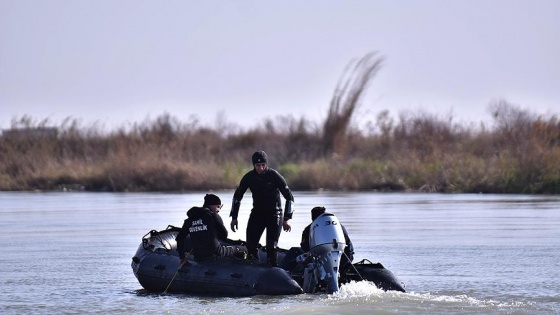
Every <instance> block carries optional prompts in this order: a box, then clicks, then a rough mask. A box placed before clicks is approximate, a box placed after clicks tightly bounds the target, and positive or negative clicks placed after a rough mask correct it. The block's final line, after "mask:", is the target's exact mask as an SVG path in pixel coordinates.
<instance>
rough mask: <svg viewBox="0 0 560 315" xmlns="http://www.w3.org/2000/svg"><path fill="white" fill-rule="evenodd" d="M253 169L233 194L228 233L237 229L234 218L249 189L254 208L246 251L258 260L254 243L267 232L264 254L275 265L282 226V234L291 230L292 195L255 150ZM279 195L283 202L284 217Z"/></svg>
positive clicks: (265, 159) (264, 157) (263, 155)
mask: <svg viewBox="0 0 560 315" xmlns="http://www.w3.org/2000/svg"><path fill="white" fill-rule="evenodd" d="M251 160H252V162H253V169H252V170H251V171H249V172H248V173H247V174H245V175H244V176H243V178H241V181H240V182H239V186H238V187H237V189H236V190H235V193H234V194H233V203H232V206H231V213H230V217H231V230H232V231H234V232H235V231H236V229H237V228H238V223H237V215H238V213H239V206H240V205H241V199H243V195H244V194H245V192H246V191H247V189H250V190H251V194H252V196H253V209H252V210H251V215H250V216H249V222H248V223H247V249H248V250H249V256H250V257H251V258H252V259H258V252H257V244H258V242H259V240H260V238H261V236H262V234H263V232H264V230H265V229H266V252H267V257H268V262H269V263H270V264H271V265H273V266H276V265H277V253H276V246H277V245H278V238H279V237H280V232H281V231H282V227H284V231H286V232H289V231H291V229H292V227H291V225H290V220H291V219H292V203H293V202H294V196H293V195H292V192H291V190H290V188H289V187H288V184H286V180H285V179H284V177H282V175H280V173H278V172H277V171H276V170H274V169H272V168H269V167H268V157H267V155H266V153H265V152H264V151H257V152H255V153H253V156H252V157H251ZM280 194H282V196H284V198H285V199H286V206H285V210H284V215H282V206H281V200H280Z"/></svg>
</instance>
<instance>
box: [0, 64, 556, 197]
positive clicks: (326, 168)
mask: <svg viewBox="0 0 560 315" xmlns="http://www.w3.org/2000/svg"><path fill="white" fill-rule="evenodd" d="M381 61H382V60H381V59H379V58H376V56H375V55H373V54H370V55H367V56H366V57H364V58H362V59H360V60H359V61H357V62H355V63H352V64H351V65H350V67H349V70H348V75H346V76H343V78H342V79H341V82H340V84H339V86H338V87H337V89H336V91H335V93H334V96H333V98H332V102H331V104H330V107H329V111H328V114H327V118H326V119H325V120H324V121H323V122H321V123H314V122H312V121H309V120H307V119H305V118H299V119H298V118H294V117H292V116H284V117H277V118H275V119H269V120H267V121H265V122H264V123H263V124H262V125H259V126H254V127H253V128H248V129H246V130H242V131H237V132H230V131H229V130H227V128H225V129H224V128H223V127H222V126H224V125H227V123H223V124H220V125H219V126H218V127H216V128H212V127H208V126H202V125H200V124H199V123H198V121H197V120H196V119H193V120H191V121H187V122H184V121H180V120H178V119H177V118H175V117H173V116H172V115H170V114H163V115H161V116H159V117H157V118H155V119H153V120H147V121H145V122H143V123H137V124H134V125H132V126H129V127H127V128H124V127H123V128H118V129H116V130H112V131H106V130H103V129H102V128H99V127H96V126H95V125H93V126H89V127H88V126H82V125H81V124H80V123H79V121H78V120H74V119H71V118H69V119H67V120H65V121H63V122H62V123H60V124H59V125H57V126H54V127H55V128H56V129H55V130H56V134H55V135H54V136H53V135H41V133H40V132H39V133H37V132H35V133H33V134H29V133H26V132H23V131H25V130H27V131H29V130H41V128H45V127H47V126H50V127H53V126H52V124H50V123H49V122H48V121H46V120H43V121H35V120H34V119H33V118H31V117H29V116H25V117H22V118H19V119H16V120H14V123H13V128H12V131H11V132H9V133H6V134H4V135H3V136H2V137H0V190H35V189H39V190H66V189H77V190H89V191H195V190H218V189H233V188H235V187H236V185H237V184H238V182H239V180H240V178H241V176H242V175H243V174H244V173H245V172H247V171H248V170H249V169H250V168H251V167H252V166H251V164H250V157H251V154H252V153H253V152H254V151H255V150H261V149H262V150H264V151H266V152H267V153H268V155H269V165H270V166H271V167H272V168H275V169H277V170H279V171H280V173H282V174H283V175H284V177H285V178H286V180H287V182H288V183H289V185H290V187H291V188H292V189H293V190H317V189H327V190H368V191H371V190H378V191H430V192H467V193H479V192H482V193H527V194H535V193H536V194H558V193H560V121H559V120H558V118H557V117H556V116H551V117H543V116H537V115H535V114H532V113H531V112H529V111H527V110H522V109H520V108H519V107H517V106H515V105H512V104H510V103H508V102H506V101H496V102H494V103H493V104H491V105H490V109H491V112H492V115H493V119H494V124H493V125H492V126H485V125H484V124H482V123H481V124H480V125H476V126H472V125H471V126H465V125H462V124H458V123H455V122H453V117H440V116H437V115H433V114H429V113H401V114H400V115H399V116H398V118H393V117H391V116H390V113H389V112H388V111H381V112H379V113H378V115H377V118H376V120H375V121H372V122H370V124H369V126H370V128H368V130H367V131H365V130H360V129H359V128H355V127H353V126H354V125H353V124H352V121H353V116H354V115H355V112H356V108H357V106H358V104H359V101H360V99H361V96H362V93H363V91H365V90H366V88H367V86H368V84H369V83H370V82H371V79H372V78H373V76H374V75H375V74H376V72H377V71H378V69H379V67H380V65H381ZM18 130H21V131H22V132H18ZM51 130H52V129H51Z"/></svg>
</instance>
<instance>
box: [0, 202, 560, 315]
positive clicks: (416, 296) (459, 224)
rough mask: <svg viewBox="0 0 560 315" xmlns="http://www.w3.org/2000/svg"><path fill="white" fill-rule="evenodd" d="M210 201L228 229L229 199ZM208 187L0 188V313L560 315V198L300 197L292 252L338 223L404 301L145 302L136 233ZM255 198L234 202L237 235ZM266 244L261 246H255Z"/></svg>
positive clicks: (162, 224) (360, 293)
mask: <svg viewBox="0 0 560 315" xmlns="http://www.w3.org/2000/svg"><path fill="white" fill-rule="evenodd" d="M215 193H217V194H218V195H219V196H220V197H221V198H222V200H223V201H224V203H225V204H226V205H225V206H224V210H223V211H222V212H221V213H220V215H221V216H222V218H223V219H224V222H225V223H226V225H227V226H229V221H230V219H229V218H228V215H229V203H230V200H231V196H232V193H233V192H232V191H219V192H215ZM203 196H204V192H200V193H186V194H158V193H85V192H65V193H63V192H60V193H41V192H0V228H1V231H2V244H3V246H4V250H3V251H2V254H1V255H0V288H1V289H0V290H1V293H2V294H1V295H0V313H1V314H84V313H106V314H131V313H135V314H142V313H145V314H221V313H225V314H230V313H235V314H247V313H248V314H262V313H264V312H266V313H274V314H277V313H281V314H308V313H315V314H356V313H368V314H560V283H559V281H560V196H527V195H484V194H472V195H469V194H414V193H410V194H400V193H340V192H295V193H294V196H295V200H296V203H295V209H296V212H295V214H294V219H293V220H292V231H291V232H289V233H286V232H282V235H281V237H280V244H279V245H280V247H283V248H289V247H291V246H298V244H299V240H300V237H301V231H302V230H303V228H304V227H305V226H306V225H307V224H308V223H309V222H310V209H311V208H312V207H313V206H315V205H324V206H325V207H327V209H328V210H329V211H331V212H333V213H335V214H336V215H337V216H338V218H339V219H340V221H341V222H342V223H343V224H344V225H345V226H346V228H347V229H348V232H349V234H350V237H351V239H352V241H353V243H354V247H355V250H356V255H355V261H358V260H361V259H363V258H367V259H369V260H371V261H373V262H381V263H382V264H383V265H384V266H385V267H386V268H387V269H389V270H391V271H392V272H393V273H394V274H395V275H396V276H397V277H398V278H399V279H400V280H401V281H402V282H404V283H405V285H406V289H407V290H408V292H407V293H398V292H383V291H380V290H378V289H377V288H375V286H374V285H372V284H370V283H364V282H360V283H351V284H348V285H344V286H343V287H342V288H341V291H340V292H339V293H337V294H334V295H326V294H303V295H298V296H287V297H286V296H276V297H267V296H256V297H247V298H221V297H200V296H190V295H184V294H150V293H147V292H145V291H144V290H142V288H141V286H140V284H139V283H138V281H137V280H136V278H135V277H134V274H133V273H132V270H131V267H130V262H131V258H132V256H134V253H135V252H136V249H137V247H138V245H139V244H140V242H141V238H142V236H143V235H145V234H146V233H148V232H149V231H150V230H152V229H156V230H161V229H165V228H166V227H167V225H175V226H181V225H182V222H183V220H184V219H185V217H186V215H185V211H186V210H187V209H188V208H190V207H191V206H194V205H200V204H201V203H202V198H203ZM250 203H251V198H250V194H249V193H248V194H247V195H246V198H245V199H244V200H243V201H242V207H241V212H240V217H239V223H240V229H241V232H237V233H232V232H230V238H232V239H245V237H244V230H245V224H246V222H247V218H248V214H249V211H250ZM263 243H264V242H263Z"/></svg>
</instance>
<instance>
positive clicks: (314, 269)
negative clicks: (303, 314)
mask: <svg viewBox="0 0 560 315" xmlns="http://www.w3.org/2000/svg"><path fill="white" fill-rule="evenodd" d="M309 233H310V235H309V248H310V249H309V253H306V254H303V255H302V256H303V257H301V258H300V260H306V261H311V262H310V263H308V264H307V266H306V267H305V270H304V281H303V291H304V292H306V293H314V292H315V291H316V289H317V286H326V289H327V291H328V293H329V294H330V293H333V292H338V277H339V273H338V269H339V266H340V258H341V257H342V255H343V254H344V247H345V246H346V243H345V239H344V232H343V231H342V227H341V225H340V222H339V221H338V218H337V217H336V216H335V215H334V214H331V213H323V214H321V215H320V216H319V217H317V218H316V219H315V220H314V221H313V223H312V224H311V229H310V231H309Z"/></svg>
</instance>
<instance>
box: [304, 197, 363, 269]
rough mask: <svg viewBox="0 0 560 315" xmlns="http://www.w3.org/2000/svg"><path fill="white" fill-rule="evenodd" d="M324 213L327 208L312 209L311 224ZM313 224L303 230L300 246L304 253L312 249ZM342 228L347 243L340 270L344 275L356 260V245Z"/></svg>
mask: <svg viewBox="0 0 560 315" xmlns="http://www.w3.org/2000/svg"><path fill="white" fill-rule="evenodd" d="M323 213H325V207H315V208H313V209H311V224H313V221H315V219H317V218H318V217H319V216H320V215H321V214H323ZM311 224H309V225H308V226H306V227H305V229H303V233H302V234H301V244H300V246H301V249H302V250H303V251H304V252H308V251H309V249H310V248H309V233H310V230H311ZM340 227H341V228H342V232H343V233H344V242H345V243H346V246H345V247H344V255H342V258H341V259H340V270H341V274H342V273H344V271H345V270H346V268H348V267H350V264H351V263H352V260H354V245H352V241H351V240H350V237H349V236H348V232H347V231H346V228H345V227H344V225H342V224H341V225H340Z"/></svg>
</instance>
